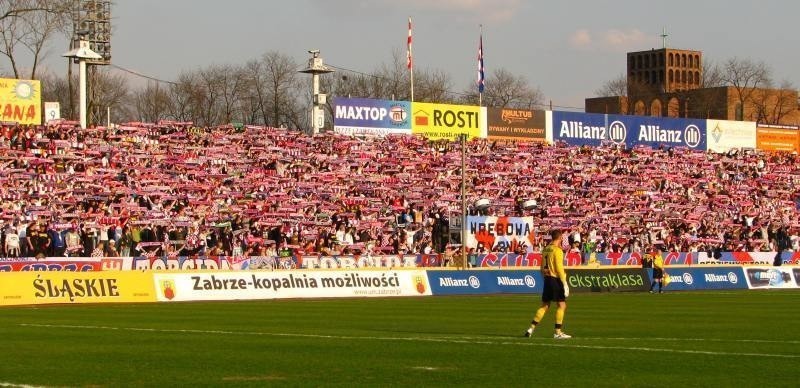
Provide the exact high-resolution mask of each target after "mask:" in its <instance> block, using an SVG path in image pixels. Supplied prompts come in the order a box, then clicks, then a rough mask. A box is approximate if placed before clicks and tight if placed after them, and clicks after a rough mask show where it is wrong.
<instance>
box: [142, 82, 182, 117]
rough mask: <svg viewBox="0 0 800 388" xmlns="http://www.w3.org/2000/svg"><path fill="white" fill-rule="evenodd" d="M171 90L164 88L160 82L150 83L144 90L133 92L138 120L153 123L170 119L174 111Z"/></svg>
mask: <svg viewBox="0 0 800 388" xmlns="http://www.w3.org/2000/svg"><path fill="white" fill-rule="evenodd" d="M169 90H170V88H169V87H165V86H162V85H160V84H159V83H158V82H148V83H147V86H145V87H144V88H143V89H140V90H137V91H135V92H133V93H132V99H133V108H134V109H135V112H136V118H137V119H138V120H141V121H144V122H151V123H154V122H157V121H159V120H162V119H166V118H168V117H169V114H170V112H171V111H172V110H173V109H174V108H173V106H172V104H173V100H172V99H171V98H170V93H169Z"/></svg>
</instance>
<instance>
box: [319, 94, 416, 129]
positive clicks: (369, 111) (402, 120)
mask: <svg viewBox="0 0 800 388" xmlns="http://www.w3.org/2000/svg"><path fill="white" fill-rule="evenodd" d="M333 105H334V108H333V131H334V132H335V133H340V134H344V135H367V136H385V135H388V134H404V135H409V134H411V115H410V113H411V103H410V102H408V101H390V100H373V99H368V98H343V97H336V98H334V100H333Z"/></svg>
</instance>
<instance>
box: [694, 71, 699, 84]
mask: <svg viewBox="0 0 800 388" xmlns="http://www.w3.org/2000/svg"><path fill="white" fill-rule="evenodd" d="M694 84H695V85H697V86H700V72H699V71H695V72H694Z"/></svg>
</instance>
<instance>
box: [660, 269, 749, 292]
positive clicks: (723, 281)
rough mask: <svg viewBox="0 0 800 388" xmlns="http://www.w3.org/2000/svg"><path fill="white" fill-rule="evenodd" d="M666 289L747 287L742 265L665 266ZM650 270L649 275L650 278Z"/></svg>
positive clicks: (689, 289)
mask: <svg viewBox="0 0 800 388" xmlns="http://www.w3.org/2000/svg"><path fill="white" fill-rule="evenodd" d="M666 272H667V274H668V275H665V276H669V280H670V282H669V285H668V286H667V287H666V289H667V290H675V291H691V290H723V289H724V290H731V289H747V280H746V279H745V275H744V271H742V267H740V266H735V267H705V268H698V267H667V270H666ZM652 276H653V275H652V272H651V274H650V277H651V279H652Z"/></svg>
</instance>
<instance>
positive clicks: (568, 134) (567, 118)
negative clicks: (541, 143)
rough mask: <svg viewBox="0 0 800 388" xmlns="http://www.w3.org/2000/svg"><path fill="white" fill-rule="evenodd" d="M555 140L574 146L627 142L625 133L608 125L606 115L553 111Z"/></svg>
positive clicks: (553, 136) (552, 123)
mask: <svg viewBox="0 0 800 388" xmlns="http://www.w3.org/2000/svg"><path fill="white" fill-rule="evenodd" d="M551 131H552V140H553V142H564V143H567V144H569V145H574V146H600V145H604V144H622V145H624V144H625V141H626V139H625V136H624V135H625V133H623V132H622V131H620V130H619V128H614V130H613V131H612V132H613V134H612V133H610V132H609V130H608V127H607V121H606V115H604V114H596V113H577V112H560V111H553V114H552V122H551Z"/></svg>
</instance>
